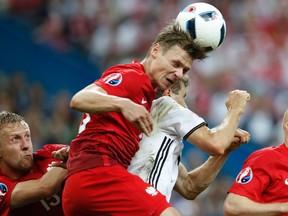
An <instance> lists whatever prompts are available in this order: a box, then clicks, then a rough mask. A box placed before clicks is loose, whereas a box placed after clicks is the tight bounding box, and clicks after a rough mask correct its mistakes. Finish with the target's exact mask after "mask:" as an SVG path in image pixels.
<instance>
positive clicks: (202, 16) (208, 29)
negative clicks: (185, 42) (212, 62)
mask: <svg viewBox="0 0 288 216" xmlns="http://www.w3.org/2000/svg"><path fill="white" fill-rule="evenodd" d="M176 22H178V23H179V25H180V27H181V28H182V29H183V30H184V31H186V32H189V33H190V35H191V37H192V38H194V40H195V41H196V42H197V43H198V44H199V45H200V46H201V47H203V48H205V51H206V52H209V51H212V50H215V49H216V48H217V47H219V46H220V44H222V43H223V41H224V39H225V37H226V23H225V20H224V18H223V16H222V14H221V12H220V11H219V10H218V9H217V8H216V7H214V6H213V5H210V4H207V3H204V2H198V3H193V4H190V5H188V6H187V7H185V8H184V9H183V10H182V11H180V12H179V14H178V16H177V18H176Z"/></svg>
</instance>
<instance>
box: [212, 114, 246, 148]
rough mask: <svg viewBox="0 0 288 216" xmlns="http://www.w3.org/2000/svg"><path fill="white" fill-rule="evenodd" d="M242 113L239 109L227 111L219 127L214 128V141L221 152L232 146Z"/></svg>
mask: <svg viewBox="0 0 288 216" xmlns="http://www.w3.org/2000/svg"><path fill="white" fill-rule="evenodd" d="M241 115H242V113H241V112H240V111H237V110H231V111H229V112H228V113H227V115H226V116H225V118H224V120H223V121H222V122H221V124H220V125H219V126H217V127H214V128H212V129H211V130H210V131H211V136H212V143H213V144H214V145H215V147H216V148H218V150H219V154H224V152H225V150H226V149H227V148H228V147H229V146H230V144H231V141H232V139H233V137H234V135H235V132H236V129H237V128H238V124H239V121H240V117H241Z"/></svg>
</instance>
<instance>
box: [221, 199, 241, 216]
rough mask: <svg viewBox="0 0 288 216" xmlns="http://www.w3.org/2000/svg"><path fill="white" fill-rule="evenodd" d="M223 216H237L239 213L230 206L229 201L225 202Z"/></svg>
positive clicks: (235, 208)
mask: <svg viewBox="0 0 288 216" xmlns="http://www.w3.org/2000/svg"><path fill="white" fill-rule="evenodd" d="M223 210H224V215H225V216H239V215H241V213H240V212H239V211H238V209H237V207H236V206H235V205H233V204H231V203H230V202H229V201H227V200H225V202H224V205H223Z"/></svg>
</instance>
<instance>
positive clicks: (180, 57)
mask: <svg viewBox="0 0 288 216" xmlns="http://www.w3.org/2000/svg"><path fill="white" fill-rule="evenodd" d="M166 55H167V56H168V57H169V58H170V59H171V60H173V61H179V62H180V63H181V64H182V65H183V67H186V68H189V69H190V68H191V65H192V61H193V60H192V58H191V57H190V56H189V54H188V53H187V52H186V51H185V50H184V49H182V48H181V47H180V46H178V45H174V46H172V47H170V48H169V49H168V50H167V51H166Z"/></svg>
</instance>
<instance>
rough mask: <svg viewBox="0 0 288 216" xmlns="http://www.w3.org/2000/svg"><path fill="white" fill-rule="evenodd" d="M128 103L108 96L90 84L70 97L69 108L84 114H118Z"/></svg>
mask: <svg viewBox="0 0 288 216" xmlns="http://www.w3.org/2000/svg"><path fill="white" fill-rule="evenodd" d="M128 101H130V100H129V99H126V98H121V97H116V96H112V95H108V94H107V92H106V91H105V90H104V89H103V88H101V87H100V86H97V85H96V84H90V85H89V86H87V87H85V88H84V89H82V90H81V91H79V92H77V93H76V94H75V95H74V96H73V97H72V99H71V101H70V107H71V108H72V109H76V110H78V111H80V112H86V113H98V114H99V113H104V112H120V111H121V110H123V109H124V108H125V103H128Z"/></svg>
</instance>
